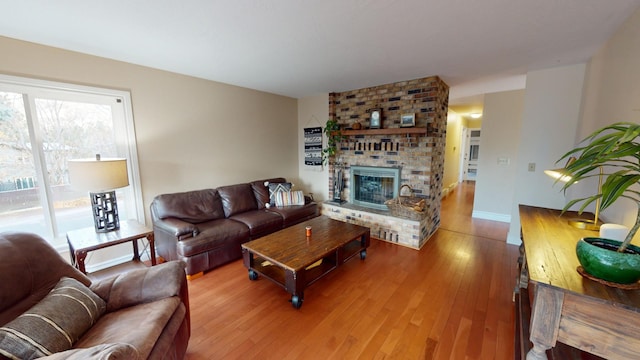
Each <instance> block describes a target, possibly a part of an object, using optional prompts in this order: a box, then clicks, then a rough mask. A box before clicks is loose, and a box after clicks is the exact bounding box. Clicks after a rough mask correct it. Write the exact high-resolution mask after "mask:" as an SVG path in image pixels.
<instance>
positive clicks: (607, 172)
mask: <svg viewBox="0 0 640 360" xmlns="http://www.w3.org/2000/svg"><path fill="white" fill-rule="evenodd" d="M573 157H575V161H573V162H570V163H568V164H567V166H566V167H565V169H564V170H565V175H568V179H569V180H568V181H567V182H566V183H565V184H564V186H563V187H562V189H563V190H564V191H566V190H567V189H568V188H569V187H571V186H573V185H575V184H576V183H577V182H579V181H581V180H584V179H587V178H590V177H598V176H602V177H603V178H604V182H603V183H602V185H601V186H600V189H599V191H597V193H596V194H593V195H591V196H587V197H583V198H579V199H574V200H571V201H569V202H568V203H567V205H566V206H565V207H564V209H563V212H565V211H567V210H568V209H569V208H570V207H572V206H573V205H575V204H579V203H582V205H581V206H580V208H579V210H578V212H579V213H582V211H584V209H585V208H586V207H587V206H588V205H589V204H591V203H594V202H595V203H596V204H598V202H599V203H600V204H599V205H600V206H599V210H600V211H602V210H605V209H606V208H608V207H609V206H611V205H612V204H613V203H614V202H616V201H617V200H618V199H620V198H625V199H628V200H631V201H633V202H635V204H636V207H637V208H638V210H637V212H636V221H635V224H634V225H633V226H632V227H631V229H630V231H629V233H628V234H627V236H626V237H625V239H624V241H622V242H620V241H615V240H610V239H602V238H599V237H586V238H583V239H581V240H580V241H579V242H578V245H577V247H576V252H577V255H578V260H579V261H580V264H581V265H582V267H583V269H584V271H586V272H587V273H589V274H590V275H592V276H594V277H597V278H600V279H603V280H606V281H609V282H613V283H621V284H631V283H635V282H637V281H638V279H640V248H639V247H637V246H634V245H632V244H631V240H632V239H633V237H634V236H635V234H636V232H637V231H638V229H639V228H640V187H639V186H640V125H639V124H634V123H628V122H619V123H614V124H611V125H609V126H605V127H603V128H601V129H599V130H596V131H595V132H594V133H592V134H591V135H589V136H588V137H587V138H585V139H584V140H582V141H581V142H580V143H579V144H578V146H577V147H576V148H575V149H573V150H570V151H569V152H567V153H566V154H564V155H563V156H562V157H561V158H560V160H558V161H559V162H560V161H563V160H564V159H572V158H573ZM572 160H573V159H572ZM597 200H599V201H597ZM596 220H597V219H596Z"/></svg>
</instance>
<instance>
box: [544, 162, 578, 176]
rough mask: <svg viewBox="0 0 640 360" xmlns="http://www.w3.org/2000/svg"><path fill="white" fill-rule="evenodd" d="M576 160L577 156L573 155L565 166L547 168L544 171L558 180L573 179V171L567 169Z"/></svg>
mask: <svg viewBox="0 0 640 360" xmlns="http://www.w3.org/2000/svg"><path fill="white" fill-rule="evenodd" d="M575 161H576V158H574V157H573V156H572V157H570V158H569V159H568V160H567V164H566V165H565V166H564V167H563V168H559V169H549V170H545V171H544V173H545V174H547V175H549V176H551V177H552V178H554V179H556V180H558V181H562V182H568V181H569V180H571V178H572V176H571V173H569V171H567V167H568V166H569V165H571V164H573V163H574V162H575Z"/></svg>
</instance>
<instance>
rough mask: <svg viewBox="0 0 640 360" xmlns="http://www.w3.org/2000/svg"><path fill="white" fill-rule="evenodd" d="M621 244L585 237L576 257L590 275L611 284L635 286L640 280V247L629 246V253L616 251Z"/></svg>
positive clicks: (579, 242)
mask: <svg viewBox="0 0 640 360" xmlns="http://www.w3.org/2000/svg"><path fill="white" fill-rule="evenodd" d="M620 244H621V242H620V241H616V240H609V239H604V238H599V237H585V238H582V239H580V241H578V244H577V245H576V255H578V261H580V265H582V268H583V269H584V270H585V271H586V272H587V273H589V274H591V275H593V276H595V277H597V278H599V279H603V280H606V281H609V282H614V283H618V284H633V283H635V282H637V281H638V280H640V247H638V246H635V245H629V246H628V247H627V251H626V252H624V253H619V252H617V251H616V250H617V249H618V247H619V246H620Z"/></svg>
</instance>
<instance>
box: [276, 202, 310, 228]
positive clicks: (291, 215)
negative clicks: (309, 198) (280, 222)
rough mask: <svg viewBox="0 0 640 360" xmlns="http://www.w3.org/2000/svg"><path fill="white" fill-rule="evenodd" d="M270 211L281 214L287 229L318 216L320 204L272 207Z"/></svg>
mask: <svg viewBox="0 0 640 360" xmlns="http://www.w3.org/2000/svg"><path fill="white" fill-rule="evenodd" d="M269 211H271V212H275V213H278V214H280V216H282V218H283V219H284V227H287V226H291V225H293V224H297V223H299V222H300V221H302V220H306V219H309V218H312V217H315V216H318V204H316V203H314V202H312V203H308V204H305V205H295V206H285V207H272V208H269Z"/></svg>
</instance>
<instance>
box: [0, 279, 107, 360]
mask: <svg viewBox="0 0 640 360" xmlns="http://www.w3.org/2000/svg"><path fill="white" fill-rule="evenodd" d="M105 309H106V303H105V302H104V300H102V298H100V297H99V296H98V295H96V294H95V293H94V292H93V291H91V290H90V289H89V288H87V287H86V286H84V284H82V283H81V282H79V281H78V280H76V279H72V278H68V277H63V278H62V279H60V281H59V282H58V284H57V285H56V286H55V287H54V288H53V290H51V292H49V294H48V295H47V296H45V297H44V299H42V300H41V301H40V302H39V303H37V304H36V305H34V306H33V307H32V308H31V309H29V310H27V311H26V312H24V313H23V314H22V315H20V316H18V317H17V318H15V319H13V320H12V321H10V322H9V323H7V324H5V325H4V326H3V327H0V354H2V355H4V356H6V357H8V358H10V359H35V358H38V357H42V356H47V355H51V354H53V353H57V352H60V351H65V350H68V349H70V348H71V347H72V346H73V344H74V343H75V342H76V341H77V340H78V339H79V338H80V336H82V334H84V333H85V332H86V331H87V330H89V328H91V326H92V325H93V324H95V323H96V321H98V319H99V318H100V316H101V315H102V314H103V313H104V312H105Z"/></svg>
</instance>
